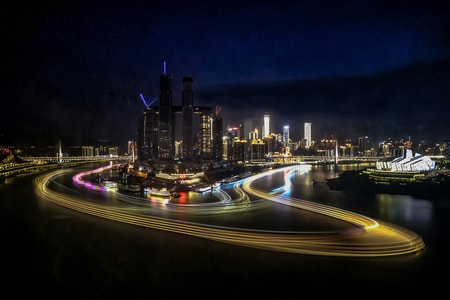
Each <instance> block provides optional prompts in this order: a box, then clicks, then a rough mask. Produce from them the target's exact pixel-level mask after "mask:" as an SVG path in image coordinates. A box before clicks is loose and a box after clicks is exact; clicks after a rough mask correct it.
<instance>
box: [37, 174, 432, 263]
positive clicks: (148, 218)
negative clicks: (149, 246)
mask: <svg viewBox="0 0 450 300" xmlns="http://www.w3.org/2000/svg"><path fill="white" fill-rule="evenodd" d="M108 167H112V165H110V166H108ZM305 167H307V166H306V165H296V166H289V167H285V168H280V169H275V170H271V171H268V172H264V173H261V174H257V175H254V176H251V177H249V178H246V179H244V180H241V181H239V182H236V183H234V189H235V190H236V192H237V193H238V194H239V195H240V197H239V201H235V200H233V201H230V199H229V197H227V196H225V195H224V193H222V198H221V199H222V201H220V202H219V204H217V203H216V204H215V206H216V207H211V208H210V210H206V213H214V212H215V210H216V209H220V210H221V211H222V212H223V209H224V208H225V209H227V211H228V212H229V213H239V209H241V208H242V207H243V206H245V207H248V206H252V205H254V204H253V203H254V202H253V201H250V200H249V197H248V195H247V194H246V193H248V194H252V195H253V196H255V197H257V198H260V199H266V200H268V201H274V202H277V203H279V204H283V205H288V206H290V207H291V208H292V209H302V210H307V211H310V212H314V213H317V214H320V215H324V216H326V217H331V218H335V219H338V220H342V221H345V222H348V223H349V224H351V225H352V226H350V227H349V228H350V229H346V230H341V231H339V230H337V231H319V232H309V231H306V232H299V231H288V230H287V231H284V230H282V231H281V230H277V231H274V230H255V229H245V228H237V227H228V226H217V225H210V224H203V223H202V224H201V223H194V222H186V221H180V220H175V219H172V218H167V217H166V218H163V217H159V216H153V215H148V214H145V213H143V212H142V210H141V209H138V208H137V207H136V206H134V205H129V204H130V203H131V202H130V201H128V205H123V206H117V205H108V204H104V203H96V202H93V201H89V200H86V199H85V197H83V195H82V194H75V193H65V192H57V191H55V190H53V189H51V188H50V187H49V185H50V184H51V183H55V182H56V180H55V179H56V178H57V177H59V176H63V175H67V173H68V171H65V170H58V171H53V172H51V173H48V174H43V175H40V176H38V177H36V178H35V180H34V184H35V190H36V193H37V194H38V195H39V196H40V197H41V198H42V199H44V200H47V201H50V202H52V203H55V204H57V205H60V206H63V207H66V208H69V209H72V210H76V211H79V212H82V213H86V214H90V215H93V216H97V217H102V218H106V219H110V220H114V221H118V222H123V223H128V224H133V225H137V226H142V227H147V228H152V229H158V230H165V231H169V232H174V233H179V234H186V235H191V236H196V237H200V238H205V239H210V240H214V241H218V242H224V243H229V244H234V245H240V246H245V247H253V248H259V249H265V250H272V251H281V252H289V253H298V254H310V255H327V256H349V257H350V256H352V257H375V256H394V255H402V254H407V253H414V252H417V251H420V250H422V249H423V248H424V247H425V244H424V242H423V240H422V238H421V237H420V236H419V235H417V234H416V233H414V232H412V231H410V230H408V229H406V228H403V227H399V226H396V225H393V224H389V223H387V222H383V221H380V220H375V219H373V218H370V217H367V216H364V215H361V214H357V213H354V212H350V211H347V210H343V209H339V208H335V207H331V206H326V205H323V204H318V203H315V202H310V201H306V200H301V199H295V198H291V197H288V196H286V195H285V194H286V192H287V191H289V186H290V177H291V176H292V175H293V174H294V173H295V172H304V170H305V169H304V168H305ZM94 171H97V170H94ZM278 172H283V173H284V174H285V177H284V178H285V185H284V186H282V187H280V188H278V189H276V191H271V192H267V191H263V190H260V189H256V188H254V187H253V183H254V182H255V181H256V180H258V179H261V178H262V177H264V176H267V175H270V174H273V173H278ZM85 174H88V173H86V172H85V173H80V174H77V175H75V176H74V177H73V178H74V182H76V183H78V184H82V185H85V186H89V187H90V188H92V186H90V185H91V184H89V183H86V182H83V181H82V177H83V175H85ZM94 188H96V187H95V186H94ZM96 189H98V190H100V191H103V192H105V193H115V194H116V196H117V197H119V198H120V197H121V198H127V196H126V195H121V194H120V193H116V192H115V191H114V190H112V189H108V188H105V187H103V186H97V188H96ZM225 194H226V193H225ZM230 202H231V204H230ZM198 205H208V204H196V206H198ZM160 206H161V209H170V210H175V211H176V210H177V209H181V208H182V207H181V206H182V205H166V204H165V203H160ZM183 208H184V207H183ZM187 212H189V211H187Z"/></svg>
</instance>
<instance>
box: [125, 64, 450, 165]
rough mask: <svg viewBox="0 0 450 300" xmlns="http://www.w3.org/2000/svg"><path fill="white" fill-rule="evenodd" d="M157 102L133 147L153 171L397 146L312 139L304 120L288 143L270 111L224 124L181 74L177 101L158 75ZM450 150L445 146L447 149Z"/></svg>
mask: <svg viewBox="0 0 450 300" xmlns="http://www.w3.org/2000/svg"><path fill="white" fill-rule="evenodd" d="M158 100H159V101H158V105H153V103H154V102H155V101H153V102H152V103H151V104H150V105H147V103H146V102H145V101H144V103H145V104H146V107H145V110H144V111H143V113H142V115H141V116H140V117H139V121H138V133H137V139H136V143H135V144H133V145H132V146H133V147H135V151H134V150H133V149H130V150H129V153H136V155H137V160H138V161H140V162H144V163H151V164H152V165H153V166H155V167H156V168H157V169H165V168H170V165H173V164H175V163H178V164H179V163H183V164H186V165H188V166H189V165H191V166H195V165H197V166H198V165H201V164H204V163H209V164H210V163H211V162H223V161H227V162H237V163H239V162H245V161H265V160H268V159H271V157H273V156H289V155H324V156H334V155H339V156H341V157H342V156H343V157H354V156H372V157H374V156H397V155H396V153H395V151H398V149H401V146H399V147H397V146H395V147H394V146H393V144H392V143H385V144H383V145H378V148H374V146H373V145H372V144H371V143H370V141H369V138H368V137H367V136H362V137H359V138H358V141H357V144H356V143H353V142H352V141H351V140H345V142H341V144H340V145H339V147H337V146H336V145H337V141H336V137H335V136H332V137H331V138H324V139H322V140H320V141H313V140H312V124H311V123H309V122H307V123H304V138H303V139H302V140H301V141H299V142H292V141H291V139H290V136H289V126H288V125H286V126H283V128H282V133H277V134H276V133H273V132H272V131H271V128H270V114H269V113H264V115H263V116H261V118H256V119H245V120H244V121H243V123H242V124H240V125H238V126H226V128H225V127H224V124H223V120H222V117H221V108H220V107H217V106H216V107H215V108H213V107H209V106H197V105H194V91H193V79H192V77H189V76H184V77H182V90H181V105H174V103H173V79H172V76H171V75H169V74H167V73H166V72H165V70H164V73H163V74H162V75H160V90H159V98H158ZM176 130H178V136H179V135H180V134H179V131H181V140H176ZM447 148H448V147H447Z"/></svg>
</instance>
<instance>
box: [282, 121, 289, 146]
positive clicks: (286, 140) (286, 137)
mask: <svg viewBox="0 0 450 300" xmlns="http://www.w3.org/2000/svg"><path fill="white" fill-rule="evenodd" d="M288 144H289V125H285V126H283V147H285V148H286V147H287V146H288Z"/></svg>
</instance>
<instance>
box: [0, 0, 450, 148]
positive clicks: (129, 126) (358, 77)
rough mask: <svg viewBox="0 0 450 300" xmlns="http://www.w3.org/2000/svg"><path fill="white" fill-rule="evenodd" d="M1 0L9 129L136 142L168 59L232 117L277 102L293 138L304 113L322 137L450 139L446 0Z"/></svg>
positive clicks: (200, 94) (230, 120)
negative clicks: (51, 0)
mask: <svg viewBox="0 0 450 300" xmlns="http://www.w3.org/2000/svg"><path fill="white" fill-rule="evenodd" d="M2 5H3V7H4V9H2V12H3V14H4V18H2V19H3V22H4V24H3V25H4V26H2V29H1V30H2V33H3V34H2V35H1V39H2V44H3V45H6V47H5V48H4V49H3V50H2V51H3V54H4V55H2V58H3V59H4V60H5V62H4V66H5V69H4V74H5V75H6V76H5V83H6V84H5V85H6V89H5V90H4V101H2V103H3V104H2V109H1V115H0V117H1V119H2V121H3V126H2V129H1V132H0V133H1V137H2V138H3V139H11V138H14V137H15V133H16V132H19V133H25V134H30V135H36V136H43V137H54V138H57V137H64V136H68V135H74V136H75V137H74V139H75V140H79V141H81V140H83V139H109V140H113V141H120V142H121V143H125V142H126V141H127V140H130V139H134V138H135V137H136V126H135V121H134V120H135V119H136V118H137V117H138V116H139V115H140V114H141V112H142V110H143V109H144V106H143V105H142V101H141V98H140V95H144V96H145V98H146V99H149V100H153V99H154V98H157V97H158V96H159V94H158V93H159V90H158V89H159V75H160V74H161V73H164V72H165V70H166V69H167V72H168V73H170V74H172V76H173V78H175V79H177V80H178V79H179V78H182V77H183V76H190V77H192V78H194V79H195V84H194V87H193V92H194V94H193V97H194V99H195V100H194V101H195V102H196V103H198V105H204V106H211V107H216V106H220V107H221V108H222V112H221V113H222V115H223V122H224V126H227V125H238V124H239V123H240V122H243V121H244V119H245V118H255V117H259V116H262V115H263V114H264V113H265V112H268V113H270V119H271V120H270V127H271V128H273V131H274V132H281V131H282V128H283V126H284V125H289V126H290V133H291V136H292V138H293V140H299V139H301V138H303V124H304V123H305V122H311V123H312V124H314V131H313V138H315V139H319V138H321V137H323V136H324V135H325V134H329V135H332V134H334V133H337V134H338V136H346V137H348V138H352V139H356V138H357V137H359V136H363V135H368V136H370V137H371V138H372V137H373V139H377V138H388V137H391V138H393V139H400V138H406V137H407V136H411V137H412V139H413V140H414V141H417V142H418V141H422V140H426V141H427V142H439V141H442V140H445V139H448V138H449V132H448V128H450V123H449V122H450V121H449V118H448V117H447V114H448V111H450V107H449V104H448V101H447V99H446V97H447V95H448V94H449V93H450V91H449V87H448V84H447V82H448V79H449V75H450V74H449V69H450V67H449V57H450V47H449V44H448V39H447V36H448V35H449V32H448V25H447V20H448V15H449V12H450V10H449V6H448V5H447V4H442V3H441V2H438V1H428V2H426V3H425V2H423V1H396V2H395V3H391V2H390V1H367V2H364V3H360V2H359V1H347V2H345V3H342V4H340V3H335V2H332V1H330V2H328V1H319V2H317V3H316V2H314V3H311V2H302V1H292V2H291V1H288V2H285V3H283V4H275V3H272V2H265V1H258V2H247V3H245V4H241V3H240V4H233V3H228V4H224V3H219V2H214V1H213V2H210V3H209V4H207V5H204V4H202V3H197V2H195V1H193V2H191V3H189V4H187V3H186V4H184V3H166V2H162V1H161V2H159V1H152V2H151V3H148V2H144V3H139V2H138V3H135V4H129V5H128V4H127V5H126V6H123V5H121V4H120V3H118V2H115V1H112V2H108V5H106V4H102V3H101V2H96V1H94V2H87V1H80V2H77V3H71V4H63V3H59V4H55V5H53V6H41V5H37V4H30V3H26V2H23V1H17V2H14V3H8V4H2ZM5 14H6V15H5ZM164 61H167V65H164V71H163V67H162V64H163V62H164ZM181 95H182V86H181V84H178V83H176V84H175V85H174V89H173V101H174V103H180V102H181V101H180V99H181Z"/></svg>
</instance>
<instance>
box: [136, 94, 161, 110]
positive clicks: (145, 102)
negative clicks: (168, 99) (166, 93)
mask: <svg viewBox="0 0 450 300" xmlns="http://www.w3.org/2000/svg"><path fill="white" fill-rule="evenodd" d="M139 97H140V98H141V100H142V102H144V105H145V107H146V108H149V107H150V106H151V105H152V104H153V103H155V101H156V100H158V98H155V99H153V101H152V102H150V104H148V103H147V101H146V100H145V98H144V95H143V94H142V93H140V94H139Z"/></svg>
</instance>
